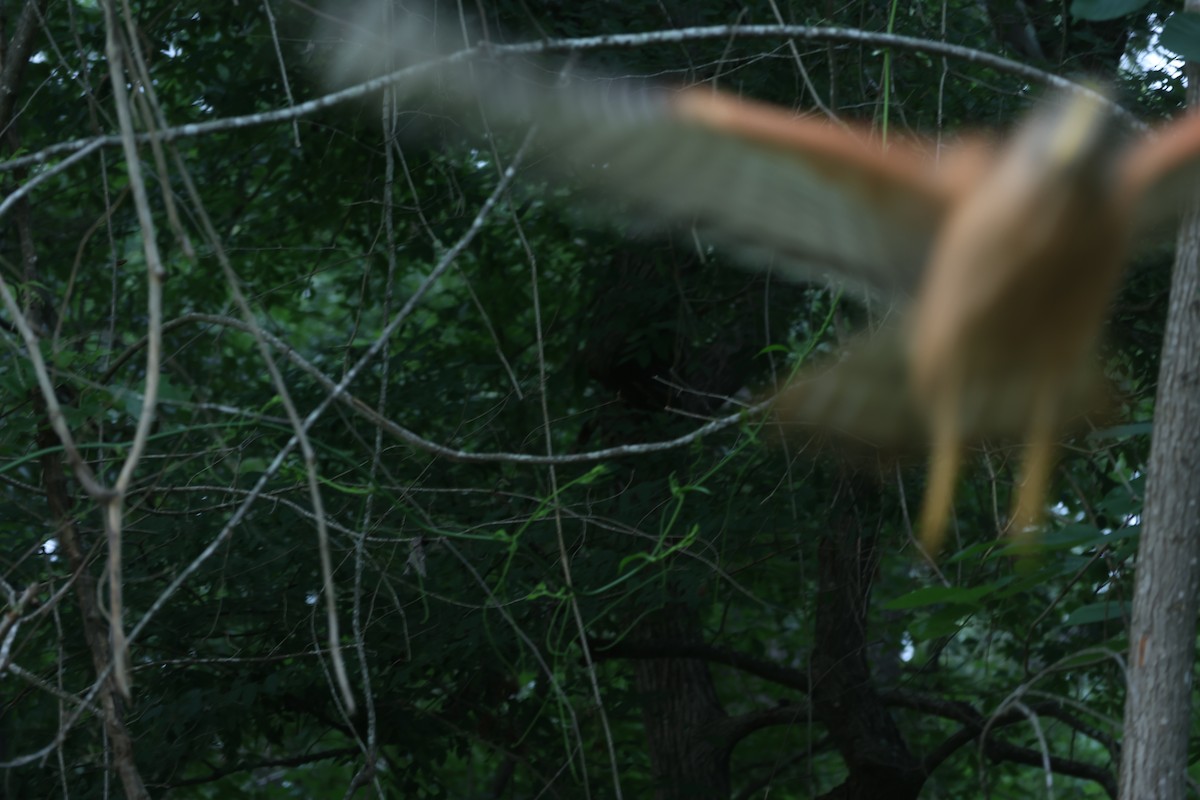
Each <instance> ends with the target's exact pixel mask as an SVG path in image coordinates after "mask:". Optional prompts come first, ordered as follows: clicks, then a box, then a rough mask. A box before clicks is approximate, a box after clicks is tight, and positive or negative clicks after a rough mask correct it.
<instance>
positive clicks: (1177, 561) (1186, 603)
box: [1120, 0, 1200, 800]
mask: <svg viewBox="0 0 1200 800" xmlns="http://www.w3.org/2000/svg"><path fill="white" fill-rule="evenodd" d="M1187 8H1188V10H1190V11H1200V0H1188V3H1187ZM1198 83H1200V65H1197V64H1192V65H1191V66H1190V67H1189V70H1188V87H1189V88H1188V100H1189V102H1190V103H1191V105H1192V106H1197V105H1200V86H1198V85H1197V84H1198ZM1142 519H1143V527H1142V541H1141V547H1140V549H1139V550H1138V558H1137V586H1136V589H1135V591H1134V599H1133V623H1132V627H1131V630H1130V637H1129V662H1128V682H1129V685H1128V691H1127V694H1126V698H1125V736H1124V745H1123V752H1122V758H1121V795H1120V796H1121V798H1122V800H1182V798H1183V797H1184V793H1185V788H1186V787H1185V778H1186V775H1187V763H1188V730H1189V722H1190V720H1189V711H1190V709H1191V702H1192V660H1193V652H1194V648H1195V642H1196V610H1197V602H1196V594H1197V591H1200V200H1197V199H1193V202H1192V203H1191V207H1190V210H1189V211H1188V213H1187V215H1186V216H1185V218H1184V221H1183V224H1182V225H1181V226H1180V230H1179V241H1178V248H1177V251H1176V254H1175V269H1174V274H1173V276H1172V282H1171V303H1170V310H1169V312H1168V315H1167V328H1166V334H1165V336H1164V340H1163V352H1162V364H1161V367H1160V369H1159V380H1158V398H1157V400H1156V402H1155V407H1154V435H1153V439H1152V441H1151V445H1150V464H1149V470H1148V481H1147V486H1146V503H1145V507H1144V509H1143V515H1142Z"/></svg>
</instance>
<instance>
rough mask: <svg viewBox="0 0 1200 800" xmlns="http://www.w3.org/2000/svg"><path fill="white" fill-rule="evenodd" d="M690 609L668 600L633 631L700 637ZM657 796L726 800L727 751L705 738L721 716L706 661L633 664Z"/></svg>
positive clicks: (674, 638) (660, 637) (675, 638)
mask: <svg viewBox="0 0 1200 800" xmlns="http://www.w3.org/2000/svg"><path fill="white" fill-rule="evenodd" d="M695 616H696V612H695V611H694V610H693V609H691V608H688V607H686V606H684V605H682V604H671V605H668V606H667V607H665V608H663V609H661V610H659V611H656V612H654V613H653V614H651V615H650V616H649V617H648V618H647V619H646V620H645V621H644V622H643V623H642V624H641V625H640V626H639V631H640V633H639V635H640V636H643V637H645V638H648V639H651V640H657V641H670V642H690V641H700V638H701V637H700V635H699V630H698V627H699V626H698V623H697V621H696V619H695ZM634 670H635V674H636V685H637V689H638V693H639V694H641V695H642V719H643V721H644V722H645V726H646V739H647V743H648V744H649V749H650V768H651V771H652V772H653V774H654V780H655V784H656V786H655V792H654V796H655V798H657V800H685V799H686V800H728V797H729V793H730V791H731V788H730V777H729V752H728V750H727V749H725V746H724V745H723V744H719V743H712V742H709V741H707V740H706V738H705V732H706V731H708V730H710V729H711V723H713V722H716V721H718V720H721V719H724V718H725V711H724V709H723V708H722V707H721V703H720V701H719V700H718V699H717V690H716V687H714V686H713V680H712V674H711V673H710V672H709V671H708V663H707V662H705V661H701V660H699V659H694V658H647V659H639V660H638V661H636V662H635V663H634Z"/></svg>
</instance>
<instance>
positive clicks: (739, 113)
mask: <svg viewBox="0 0 1200 800" xmlns="http://www.w3.org/2000/svg"><path fill="white" fill-rule="evenodd" d="M411 39H412V37H411V35H410V36H409V39H408V40H410V41H411ZM359 68H360V69H361V65H360V66H359ZM402 88H404V89H407V90H408V91H409V92H410V95H409V101H412V100H414V99H416V98H417V97H422V96H423V97H425V98H428V99H429V100H430V101H431V102H434V101H436V102H437V103H442V104H446V103H448V104H449V105H450V107H451V111H452V116H453V117H454V118H456V119H464V118H468V117H475V118H478V117H479V116H480V114H479V112H480V111H481V112H482V117H483V118H484V120H485V124H486V125H487V126H489V127H490V126H496V127H509V128H511V127H513V126H516V125H521V124H528V123H532V124H536V125H537V128H538V134H537V143H538V152H539V162H540V164H541V165H542V166H543V168H549V170H550V171H552V172H555V173H559V176H561V173H563V172H567V173H570V174H571V175H572V177H573V178H574V180H576V181H577V182H578V183H579V184H580V185H581V186H583V187H585V188H587V189H590V190H592V191H593V192H594V193H595V194H596V195H597V196H599V197H602V198H604V199H606V200H609V201H611V200H617V201H623V202H625V203H627V204H628V205H629V206H630V211H631V212H632V214H631V216H632V217H633V219H634V220H635V221H637V222H640V223H644V224H648V225H657V226H663V225H676V226H677V225H684V226H694V227H695V229H696V230H697V231H698V232H700V233H701V234H702V235H707V236H709V237H711V239H712V240H713V241H714V242H715V243H717V244H720V245H723V246H725V247H728V248H730V249H731V250H732V251H733V252H734V253H736V254H737V255H738V256H740V258H741V260H742V261H743V262H745V263H747V264H748V265H750V266H754V267H759V268H778V269H779V270H780V271H782V272H784V273H785V274H787V275H788V276H790V277H793V278H796V279H801V280H804V279H812V278H814V277H820V276H829V277H833V278H836V279H839V280H841V281H844V282H848V283H850V284H851V285H852V286H858V287H861V288H863V289H865V290H867V291H872V290H874V291H877V292H882V293H884V294H886V295H895V294H899V295H901V296H911V295H912V294H913V293H914V292H915V289H916V287H917V285H918V283H919V278H920V274H921V271H922V269H923V267H924V265H925V261H926V258H927V256H928V253H929V250H930V246H931V243H932V241H933V237H934V236H935V234H936V232H937V230H938V227H939V225H940V223H941V221H942V219H943V217H944V215H945V213H946V209H947V207H948V206H949V205H950V204H951V203H952V201H953V192H954V188H953V187H954V184H953V183H952V182H950V181H947V180H943V179H942V178H941V177H940V176H939V174H937V173H936V172H935V170H934V168H933V160H932V159H931V158H930V150H932V148H931V147H925V146H922V144H921V143H919V142H917V141H915V140H913V141H895V142H894V143H893V144H892V146H891V147H890V148H888V149H886V150H885V149H884V148H883V147H882V146H881V145H880V143H879V142H878V140H877V139H875V138H873V137H872V136H871V135H870V134H869V132H867V131H866V130H863V129H859V128H854V127H850V126H835V125H834V124H832V123H830V122H828V121H825V120H820V119H814V118H812V117H805V116H799V115H797V114H794V113H793V112H791V111H788V110H786V109H782V108H777V107H773V106H768V105H765V104H760V103H755V102H751V101H747V100H742V99H740V98H737V97H733V96H731V95H728V94H722V93H719V92H714V91H710V90H702V89H689V90H682V91H679V90H670V89H664V88H655V87H646V86H642V85H637V84H634V83H632V82H630V81H622V80H589V79H586V78H580V77H576V78H572V79H571V80H570V81H569V82H564V81H562V80H560V79H559V78H558V76H556V75H554V74H553V73H549V72H546V71H544V70H536V69H533V68H525V67H523V66H521V65H517V64H514V63H512V62H511V61H504V62H500V61H485V60H475V61H472V62H471V63H469V64H462V63H457V64H453V65H450V66H447V67H445V68H443V69H440V70H436V71H434V70H429V71H425V72H423V73H421V76H419V77H418V78H417V79H416V80H415V81H410V82H409V83H407V84H405V85H403V87H402ZM410 107H411V104H410Z"/></svg>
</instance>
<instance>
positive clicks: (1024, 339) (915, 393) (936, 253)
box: [350, 37, 1200, 553]
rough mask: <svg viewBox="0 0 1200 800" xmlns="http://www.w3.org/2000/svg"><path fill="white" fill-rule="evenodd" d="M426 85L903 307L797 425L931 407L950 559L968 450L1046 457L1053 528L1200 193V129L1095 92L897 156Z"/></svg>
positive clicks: (531, 93) (1037, 491)
mask: <svg viewBox="0 0 1200 800" xmlns="http://www.w3.org/2000/svg"><path fill="white" fill-rule="evenodd" d="M411 40H412V39H411V37H410V41H411ZM353 58H354V57H350V60H353ZM424 80H425V81H426V82H425V84H424V85H423V86H416V87H414V86H413V85H412V84H409V86H408V88H409V90H410V91H411V92H412V94H411V95H410V100H411V99H412V98H415V97H416V96H418V95H419V94H421V93H422V92H423V93H424V94H425V95H426V96H432V95H434V94H435V92H434V91H433V90H434V88H435V87H436V95H437V99H438V100H439V101H441V102H447V101H448V102H449V103H450V104H451V105H452V106H454V107H455V108H456V109H457V114H458V116H459V117H460V118H463V119H466V118H475V119H479V118H480V117H482V118H483V120H484V122H485V124H486V125H488V126H492V125H504V126H510V127H511V126H513V125H518V124H523V123H532V124H534V125H536V126H537V136H538V142H539V143H540V161H541V163H542V165H543V168H545V169H548V170H550V171H552V172H556V173H559V174H569V175H570V176H571V178H572V179H573V180H574V181H576V182H578V183H579V184H581V185H583V186H585V187H588V188H589V189H591V190H593V191H594V192H596V193H597V194H600V195H603V196H608V197H613V198H618V199H621V200H623V201H625V204H626V205H628V206H630V207H631V209H632V211H631V213H632V214H634V215H635V216H636V217H638V218H644V219H650V220H655V221H657V222H658V223H660V224H665V225H671V224H676V225H686V226H692V227H694V229H696V230H697V231H699V232H701V233H702V234H706V235H708V236H709V237H711V238H712V240H713V241H715V242H718V243H721V244H723V245H724V246H726V247H728V248H730V249H731V250H732V251H733V252H734V253H736V254H737V255H738V257H739V258H740V260H742V261H743V262H744V263H748V264H750V265H753V266H757V267H762V268H770V269H773V270H775V271H777V272H782V273H784V274H787V275H790V276H792V277H795V278H797V279H799V280H812V279H813V278H814V277H815V276H822V275H825V276H829V277H832V278H834V279H837V280H840V281H842V282H846V283H850V284H853V285H856V286H858V287H861V288H862V289H863V290H864V291H866V292H869V293H871V294H874V295H876V296H881V297H885V298H888V299H889V300H890V301H891V302H892V303H893V305H894V306H895V307H896V308H897V309H898V312H897V314H896V315H895V316H896V318H897V319H896V321H895V322H892V323H889V324H887V325H885V326H884V329H883V330H882V331H881V332H880V333H878V334H876V335H875V336H874V337H871V338H868V339H866V340H865V341H863V342H861V343H860V344H858V345H857V346H854V347H852V348H851V350H850V352H848V353H847V354H846V356H845V358H844V359H843V361H842V362H841V363H839V364H837V365H835V366H834V367H832V368H830V369H828V370H826V371H825V372H817V371H814V370H803V371H801V373H800V374H799V375H797V376H796V378H794V379H793V381H792V383H791V385H790V386H789V387H786V388H785V389H784V390H783V391H782V393H781V395H780V397H781V403H780V406H781V408H782V409H783V410H782V411H781V413H782V414H783V415H784V416H790V417H792V418H796V419H799V420H801V421H806V422H812V423H816V424H830V425H843V424H844V425H846V426H848V427H854V426H855V425H856V424H857V423H856V421H855V420H853V419H848V418H846V417H847V415H848V414H849V412H848V411H847V405H848V404H846V403H843V402H841V401H839V400H837V399H836V397H835V399H832V400H831V399H830V398H831V397H833V396H836V394H837V391H838V390H837V388H836V387H837V386H838V385H839V382H840V381H843V380H844V379H845V376H846V375H852V376H853V379H852V381H851V382H854V381H857V383H859V384H863V385H865V386H866V387H867V388H864V389H863V390H862V392H861V400H862V402H863V403H865V404H867V405H870V404H872V403H874V404H876V405H878V404H879V403H881V402H882V403H884V404H888V403H891V404H895V405H897V406H903V407H904V408H905V410H906V412H911V413H912V414H913V415H914V416H915V418H916V420H917V424H918V425H919V426H920V427H921V429H922V430H923V431H925V433H926V435H927V437H928V441H929V444H930V446H931V457H930V469H929V478H928V482H927V487H926V496H925V501H924V504H923V511H922V516H921V523H920V534H921V538H922V543H923V545H924V547H925V549H926V550H927V552H931V553H936V552H937V551H938V550H939V549H940V547H941V545H942V540H943V536H944V531H945V529H946V526H947V524H948V519H949V515H950V511H951V509H952V506H953V494H954V487H955V483H956V480H957V475H958V472H959V468H960V462H961V457H962V450H963V447H964V443H965V442H967V441H969V440H972V439H977V438H980V437H981V436H985V435H986V436H1001V437H1007V438H1012V439H1017V440H1019V441H1022V442H1024V443H1025V444H1026V445H1027V452H1026V456H1025V459H1024V463H1023V468H1022V479H1021V484H1020V487H1019V488H1018V490H1017V491H1016V498H1015V500H1014V503H1013V511H1012V514H1011V517H1010V530H1012V531H1013V532H1015V533H1016V534H1018V535H1021V534H1023V533H1024V532H1027V531H1029V530H1032V528H1033V527H1034V526H1035V525H1036V524H1037V522H1038V521H1039V519H1040V517H1041V513H1042V507H1043V504H1044V497H1045V493H1046V489H1047V485H1048V483H1049V480H1050V478H1051V474H1052V471H1053V466H1054V462H1055V454H1056V450H1057V448H1056V440H1057V437H1058V436H1059V434H1060V433H1061V432H1062V431H1063V429H1064V428H1065V426H1066V425H1067V423H1068V422H1069V421H1070V420H1071V419H1072V418H1074V417H1077V416H1079V415H1080V414H1081V413H1084V412H1086V411H1088V410H1089V407H1092V406H1094V405H1095V398H1096V396H1097V390H1096V387H1097V386H1098V385H1100V384H1101V381H1100V380H1099V377H1098V376H1099V371H1098V367H1097V366H1096V361H1097V359H1096V358H1095V347H1096V343H1097V339H1098V337H1099V334H1100V330H1101V327H1102V325H1103V322H1104V319H1105V317H1106V315H1107V309H1108V306H1109V304H1110V302H1111V300H1112V297H1113V295H1114V293H1115V291H1116V289H1117V287H1118V284H1119V281H1120V277H1121V274H1122V271H1123V268H1124V266H1125V263H1126V261H1127V259H1128V257H1129V253H1130V251H1131V248H1132V247H1133V245H1134V244H1135V243H1136V242H1137V240H1138V239H1139V238H1143V237H1146V236H1149V235H1152V233H1153V232H1154V231H1155V230H1156V229H1161V226H1162V224H1163V223H1164V222H1167V221H1169V220H1170V219H1171V218H1172V217H1173V216H1175V215H1176V214H1177V213H1178V209H1179V208H1180V207H1181V205H1182V204H1183V203H1184V202H1186V200H1187V199H1188V197H1189V196H1190V195H1191V193H1192V192H1193V191H1194V187H1196V186H1198V185H1200V114H1192V115H1190V116H1187V117H1185V118H1183V119H1181V120H1178V121H1176V122H1173V123H1170V124H1167V125H1166V126H1165V127H1163V128H1161V129H1160V130H1157V131H1152V132H1150V133H1148V134H1135V132H1133V131H1131V130H1130V129H1129V126H1128V124H1127V123H1126V122H1124V121H1122V120H1121V119H1120V118H1119V117H1118V115H1117V114H1116V113H1115V106H1114V105H1113V104H1112V103H1111V102H1110V101H1109V100H1108V99H1107V98H1106V97H1105V96H1104V94H1103V93H1102V92H1099V91H1096V90H1095V89H1091V88H1088V87H1079V88H1078V89H1077V90H1075V91H1064V92H1059V93H1057V94H1054V95H1052V96H1051V97H1049V98H1048V99H1046V100H1044V101H1043V102H1042V103H1041V104H1040V105H1038V106H1037V107H1036V108H1035V110H1034V111H1033V112H1032V113H1031V114H1030V116H1029V117H1028V118H1027V119H1026V120H1025V122H1024V123H1023V124H1021V125H1020V126H1019V127H1017V128H1016V129H1015V131H1014V132H1013V133H1012V134H1011V135H1010V136H1008V137H1007V139H1003V140H1001V139H998V138H996V137H991V136H976V137H966V138H963V139H962V140H960V141H958V142H957V143H955V144H953V145H950V146H947V147H944V148H942V149H941V151H940V153H939V152H938V149H937V148H936V147H935V143H934V142H933V141H932V140H924V139H920V138H902V137H901V138H893V139H892V140H890V141H889V142H888V143H887V146H884V144H883V143H882V142H881V141H880V140H879V139H878V137H876V136H874V135H873V134H872V132H871V131H870V130H869V129H867V128H863V127H856V126H853V125H849V126H848V125H845V124H833V123H831V122H830V121H828V120H825V119H822V118H817V117H812V116H804V115H799V114H797V113H795V112H793V111H792V110H789V109H785V108H781V107H777V106H772V105H768V104H764V103H760V102H755V101H753V100H747V99H743V98H741V97H737V96H733V95H730V94H726V93H722V92H719V91H714V90H711V89H707V88H695V87H693V88H688V89H682V90H674V89H668V88H662V87H645V86H634V85H630V84H629V83H627V82H621V81H595V80H572V81H563V80H561V79H558V80H556V79H555V77H554V75H553V74H552V73H546V72H542V73H540V74H539V73H538V72H536V71H535V70H532V69H522V68H518V67H514V66H511V65H504V64H498V63H487V64H484V63H475V64H474V65H473V66H471V67H470V68H468V67H465V66H461V65H460V66H457V67H453V68H451V69H450V70H449V71H442V72H440V73H438V75H437V77H436V78H434V77H428V78H426V79H424ZM401 88H402V89H403V86H402V87H401ZM476 124H478V123H476ZM934 153H937V156H936V157H934V156H933V155H932V154H934ZM880 354H885V355H886V357H881V355H880ZM888 359H890V360H888ZM822 398H824V399H822ZM849 405H853V403H850V404H849ZM839 415H841V418H838V417H839ZM866 416H867V417H868V418H874V417H875V415H872V414H868V415H866ZM899 416H902V415H899ZM886 418H887V414H883V415H882V416H881V417H879V418H878V419H875V423H876V426H875V427H876V430H872V434H876V433H879V431H878V428H879V419H886ZM885 433H886V432H885Z"/></svg>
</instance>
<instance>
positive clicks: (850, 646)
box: [812, 489, 925, 800]
mask: <svg viewBox="0 0 1200 800" xmlns="http://www.w3.org/2000/svg"><path fill="white" fill-rule="evenodd" d="M858 494H861V493H856V492H855V491H853V490H852V489H851V490H849V491H846V492H844V493H843V499H842V501H841V503H840V504H839V506H840V507H839V508H836V509H834V510H833V513H832V515H831V519H830V522H831V525H830V531H829V533H828V534H827V535H826V537H825V538H824V539H823V540H822V542H821V543H820V546H819V549H818V559H819V563H818V570H819V574H820V587H819V589H818V594H817V621H816V645H815V650H814V652H813V657H812V675H813V689H812V702H813V710H814V712H815V713H816V716H817V717H818V718H819V719H820V720H821V722H822V723H824V724H825V727H826V728H827V729H828V730H829V734H830V736H831V737H832V738H833V741H834V744H835V746H836V747H837V749H838V752H840V753H841V755H842V758H843V759H844V760H845V762H846V769H847V770H848V772H849V775H848V776H847V778H846V780H845V781H844V782H843V783H842V784H841V785H840V786H838V787H837V788H836V789H834V790H833V791H831V792H829V793H827V794H826V795H824V798H827V799H828V800H833V798H838V799H839V800H841V799H842V798H844V799H845V800H860V798H861V800H868V798H883V797H886V798H889V800H905V799H906V798H913V799H914V800H915V798H916V797H917V794H918V793H919V792H920V791H921V786H922V784H923V783H924V781H925V777H924V772H923V770H922V768H921V762H920V761H919V760H918V759H917V758H916V757H915V756H913V754H912V753H911V752H910V751H909V749H908V745H907V744H905V741H904V738H903V737H902V736H901V735H900V729H899V728H898V727H897V726H896V723H895V721H894V720H893V719H892V715H891V712H890V711H888V709H887V707H886V706H884V704H883V701H882V700H881V699H880V697H879V694H878V693H877V692H876V690H875V686H874V684H873V682H872V678H871V670H870V665H869V662H868V661H867V610H868V607H869V604H870V597H871V581H872V579H873V577H874V574H875V568H876V564H877V562H878V554H877V552H876V545H877V537H876V534H875V532H874V531H868V530H866V529H865V527H864V526H863V525H861V523H860V521H859V515H858V512H859V509H858V504H859V500H860V499H861V498H860V497H858V496H856V495H858Z"/></svg>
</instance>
